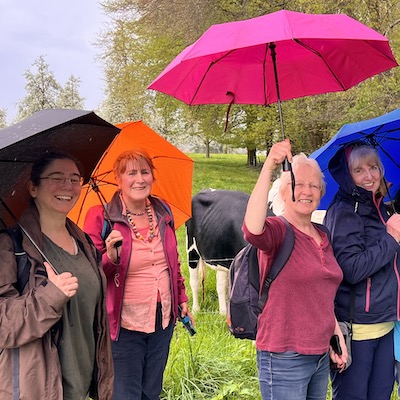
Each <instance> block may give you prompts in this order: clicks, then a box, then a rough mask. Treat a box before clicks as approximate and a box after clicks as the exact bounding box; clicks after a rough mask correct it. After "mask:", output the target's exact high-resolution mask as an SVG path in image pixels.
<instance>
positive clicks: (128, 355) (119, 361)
mask: <svg viewBox="0 0 400 400" xmlns="http://www.w3.org/2000/svg"><path fill="white" fill-rule="evenodd" d="M160 316H161V308H159V307H158V308H157V322H156V331H155V332H154V333H143V332H137V331H129V330H127V329H123V328H121V331H120V334H119V338H118V340H117V341H116V342H112V355H113V360H114V373H115V377H114V394H113V400H158V399H159V398H160V393H161V390H162V382H163V375H164V370H165V366H166V365H167V360H168V353H169V347H170V342H171V338H172V334H173V331H174V324H173V322H172V321H171V322H170V324H169V325H168V327H167V328H166V329H164V330H163V329H162V327H161V318H160Z"/></svg>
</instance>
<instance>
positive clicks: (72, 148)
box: [0, 109, 120, 224]
mask: <svg viewBox="0 0 400 400" xmlns="http://www.w3.org/2000/svg"><path fill="white" fill-rule="evenodd" d="M119 131H120V129H119V128H117V127H116V126H114V125H112V124H110V123H109V122H107V121H105V120H104V119H102V118H100V117H99V116H98V115H96V114H95V113H94V112H92V111H85V110H72V109H47V110H42V111H38V112H36V113H35V114H33V115H32V116H30V117H28V118H25V119H24V120H22V121H21V122H18V123H16V124H14V125H12V126H10V127H8V128H3V129H0V198H1V199H2V200H3V201H4V202H5V203H6V204H7V205H8V207H9V208H10V209H11V211H12V212H13V213H14V214H15V216H16V217H19V216H20V214H21V212H22V211H23V210H24V209H25V207H26V206H27V205H28V202H29V199H30V196H29V193H28V190H27V183H28V181H29V178H30V170H31V167H32V164H33V163H34V162H35V161H36V160H37V159H38V158H39V157H41V156H42V155H43V154H45V153H47V152H49V151H63V152H66V153H69V154H71V155H72V156H74V157H75V158H76V159H77V160H79V161H80V162H81V163H82V166H83V168H84V172H85V173H84V179H85V181H88V179H89V177H90V172H91V171H92V170H93V169H94V167H95V166H96V164H97V162H98V160H99V159H100V157H101V155H102V154H103V152H104V151H105V149H106V148H107V147H108V145H109V144H110V143H111V142H112V140H113V139H114V137H115V136H116V135H117V134H118V132H119ZM3 211H4V210H3V207H0V216H1V218H2V219H3V220H4V221H5V222H6V223H7V224H15V221H14V220H13V219H12V218H10V216H9V215H8V214H7V213H4V212H3Z"/></svg>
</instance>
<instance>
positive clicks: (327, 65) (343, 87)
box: [293, 39, 346, 91]
mask: <svg viewBox="0 0 400 400" xmlns="http://www.w3.org/2000/svg"><path fill="white" fill-rule="evenodd" d="M293 40H294V41H295V42H296V43H297V44H299V45H300V46H303V47H304V48H305V49H307V50H309V51H311V52H312V53H314V54H315V55H316V56H318V57H320V58H321V60H322V61H323V63H324V64H325V65H326V67H327V68H328V69H329V71H330V72H331V74H332V76H334V77H335V79H336V81H337V83H338V84H339V85H340V86H341V87H342V89H343V90H344V91H345V90H346V88H345V86H344V85H343V84H342V82H341V81H340V79H339V78H338V76H337V75H336V74H335V73H334V72H333V70H332V68H331V67H330V66H329V64H328V63H327V62H326V61H325V59H324V57H323V56H322V55H321V53H319V52H318V51H317V50H314V49H313V48H312V47H310V46H308V45H306V44H305V43H303V42H301V41H300V40H299V39H293Z"/></svg>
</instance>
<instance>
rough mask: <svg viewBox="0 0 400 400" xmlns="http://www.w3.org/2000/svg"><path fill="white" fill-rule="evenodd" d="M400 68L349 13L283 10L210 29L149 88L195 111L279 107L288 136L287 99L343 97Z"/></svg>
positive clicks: (381, 41) (378, 38) (383, 42)
mask: <svg viewBox="0 0 400 400" xmlns="http://www.w3.org/2000/svg"><path fill="white" fill-rule="evenodd" d="M397 65H398V64H397V62H396V60H395V58H394V56H393V54H392V51H391V49H390V46H389V42H388V39H387V38H386V37H385V36H382V35H381V34H379V33H378V32H376V31H374V30H373V29H371V28H369V27H367V26H365V25H363V24H362V23H360V22H358V21H356V20H354V19H352V18H350V17H348V16H346V15H343V14H304V13H299V12H293V11H287V10H282V11H277V12H274V13H271V14H266V15H263V16H261V17H257V18H252V19H248V20H243V21H236V22H228V23H224V24H218V25H213V26H211V27H210V28H209V29H208V30H207V31H206V32H205V33H204V34H203V35H202V36H201V37H200V38H199V39H198V40H197V41H196V42H195V43H193V44H192V45H190V46H189V47H187V48H186V49H184V50H183V51H182V52H181V53H180V54H179V55H178V56H177V57H176V58H175V59H174V60H173V61H172V62H171V63H170V64H169V65H168V66H167V67H166V68H165V69H164V71H162V72H161V74H160V75H159V76H158V77H157V78H156V79H155V80H154V81H153V82H152V83H151V84H150V85H149V86H148V89H155V90H158V91H160V92H163V93H165V94H168V95H170V96H173V97H175V98H177V99H179V100H181V101H183V102H185V103H186V104H189V105H197V104H230V105H231V104H260V105H267V104H271V103H275V102H277V103H278V109H279V117H280V125H281V131H282V138H285V133H284V125H283V115H282V108H281V101H283V100H289V99H294V98H298V97H304V96H309V95H316V94H321V93H328V92H337V91H344V90H347V89H349V88H350V87H352V86H354V85H356V84H358V83H359V82H361V81H363V80H364V79H366V78H369V77H371V76H373V75H376V74H379V73H380V72H383V71H386V70H388V69H390V68H393V67H395V66H397ZM292 182H293V181H292Z"/></svg>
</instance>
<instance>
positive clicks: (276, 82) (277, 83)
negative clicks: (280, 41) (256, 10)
mask: <svg viewBox="0 0 400 400" xmlns="http://www.w3.org/2000/svg"><path fill="white" fill-rule="evenodd" d="M269 48H270V49H271V58H272V65H273V66H274V76H275V86H276V96H277V98H278V111H279V121H280V124H281V132H282V140H285V129H284V126H283V113H282V104H281V94H280V91H279V81H278V70H277V67H276V51H275V49H276V44H275V43H274V42H271V43H270V44H269ZM284 171H288V170H285V169H284Z"/></svg>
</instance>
